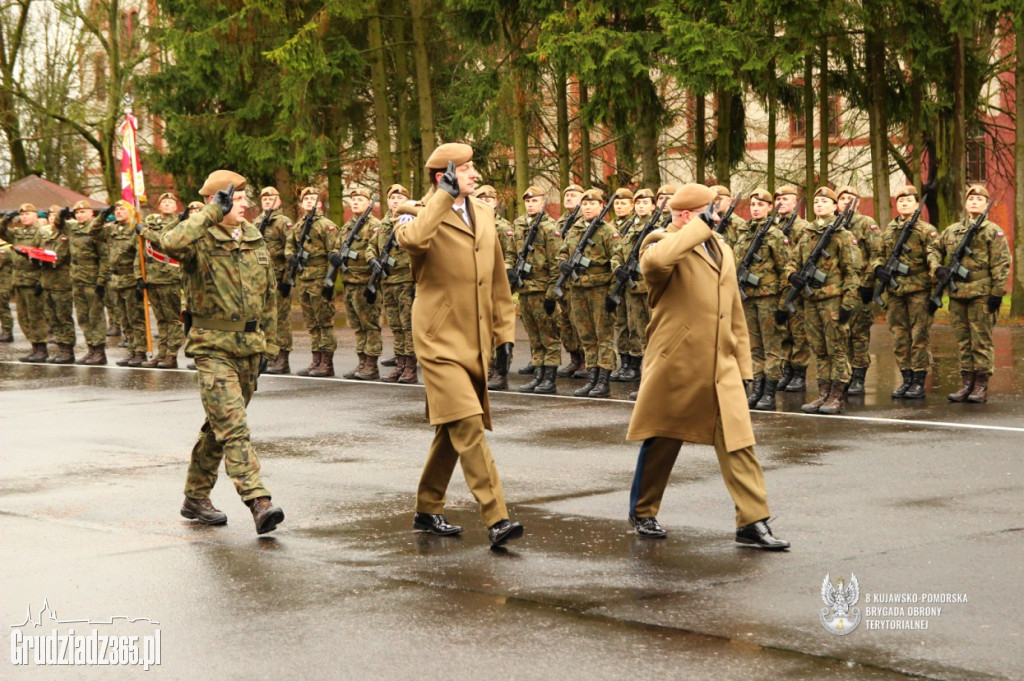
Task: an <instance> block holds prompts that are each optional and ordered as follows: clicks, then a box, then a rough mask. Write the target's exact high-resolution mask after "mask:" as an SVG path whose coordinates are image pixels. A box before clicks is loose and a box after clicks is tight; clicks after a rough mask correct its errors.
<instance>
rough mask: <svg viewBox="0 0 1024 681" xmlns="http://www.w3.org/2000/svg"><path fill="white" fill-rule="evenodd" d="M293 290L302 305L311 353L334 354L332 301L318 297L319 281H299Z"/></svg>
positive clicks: (335, 347)
mask: <svg viewBox="0 0 1024 681" xmlns="http://www.w3.org/2000/svg"><path fill="white" fill-rule="evenodd" d="M295 283H296V286H295V288H294V289H293V295H294V294H295V293H298V295H299V304H300V305H302V318H303V320H305V322H306V330H307V331H309V347H310V348H312V350H313V352H317V351H321V352H322V351H327V352H329V353H331V354H332V355H333V354H334V351H335V350H337V349H338V339H337V337H336V336H335V335H334V301H333V300H324V297H323V296H322V295H320V288H321V286H320V280H319V279H299V280H298V281H297V282H295Z"/></svg>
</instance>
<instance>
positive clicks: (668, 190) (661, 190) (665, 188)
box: [658, 184, 678, 196]
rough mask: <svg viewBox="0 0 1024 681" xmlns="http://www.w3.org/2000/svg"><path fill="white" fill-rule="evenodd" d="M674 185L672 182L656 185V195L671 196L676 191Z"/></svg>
mask: <svg viewBox="0 0 1024 681" xmlns="http://www.w3.org/2000/svg"><path fill="white" fill-rule="evenodd" d="M677 189H678V187H676V186H675V185H674V184H663V185H661V186H660V187H658V196H672V195H673V194H675V193H676V190H677Z"/></svg>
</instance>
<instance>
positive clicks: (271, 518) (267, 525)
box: [256, 509, 284, 534]
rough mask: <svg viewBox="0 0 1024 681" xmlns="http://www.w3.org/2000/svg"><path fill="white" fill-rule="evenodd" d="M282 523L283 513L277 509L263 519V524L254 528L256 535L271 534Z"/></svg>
mask: <svg viewBox="0 0 1024 681" xmlns="http://www.w3.org/2000/svg"><path fill="white" fill-rule="evenodd" d="M283 522H284V511H282V510H280V509H278V510H277V511H275V512H274V513H271V514H270V515H268V516H267V517H266V518H264V519H263V524H262V525H260V526H258V527H257V528H256V534H266V533H267V532H273V531H274V530H276V529H277V526H278V525H280V524H281V523H283Z"/></svg>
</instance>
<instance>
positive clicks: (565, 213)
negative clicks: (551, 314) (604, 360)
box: [555, 184, 589, 378]
mask: <svg viewBox="0 0 1024 681" xmlns="http://www.w3.org/2000/svg"><path fill="white" fill-rule="evenodd" d="M581 198H583V187H581V186H579V185H578V184H570V185H569V186H568V187H566V188H565V189H564V190H562V214H561V215H560V216H559V218H558V220H557V221H556V222H555V227H556V228H557V231H558V233H559V234H561V235H562V238H563V239H564V238H565V232H566V222H568V220H569V216H570V215H572V212H573V211H574V210H575V209H576V206H578V205H579V204H580V199H581ZM582 212H583V209H582V208H581V209H580V212H579V213H577V214H576V215H577V217H576V222H575V223H574V224H579V223H581V222H582V221H583V216H582V215H581V213H582ZM569 305H570V303H569V296H565V297H564V298H562V299H561V300H560V301H558V311H557V312H556V314H557V315H558V337H559V339H560V340H561V341H562V347H563V348H564V349H565V351H566V353H568V355H569V363H568V364H566V365H565V366H564V367H561V368H560V369H558V371H556V372H555V376H557V377H558V378H587V377H588V376H589V374H588V373H587V360H586V356H585V355H584V354H583V346H582V345H581V344H580V335H579V333H578V332H577V331H576V328H575V327H574V326H573V325H572V315H571V314H570V312H569ZM559 354H561V353H559Z"/></svg>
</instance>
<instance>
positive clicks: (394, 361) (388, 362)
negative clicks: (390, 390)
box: [380, 354, 402, 367]
mask: <svg viewBox="0 0 1024 681" xmlns="http://www.w3.org/2000/svg"><path fill="white" fill-rule="evenodd" d="M401 360H402V356H401V355H398V354H396V355H395V356H394V357H388V358H387V359H382V360H381V361H380V365H381V366H382V367H396V366H398V363H399V362H400V361H401Z"/></svg>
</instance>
